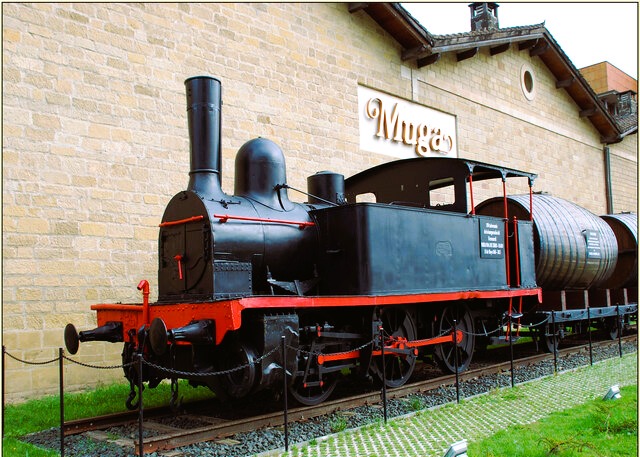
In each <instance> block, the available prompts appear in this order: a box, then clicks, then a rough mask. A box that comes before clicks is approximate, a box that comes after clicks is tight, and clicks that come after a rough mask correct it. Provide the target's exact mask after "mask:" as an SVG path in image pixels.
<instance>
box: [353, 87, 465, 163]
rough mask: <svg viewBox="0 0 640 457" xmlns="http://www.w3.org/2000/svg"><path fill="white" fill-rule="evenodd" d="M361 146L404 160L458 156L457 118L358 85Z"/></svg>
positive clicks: (364, 148)
mask: <svg viewBox="0 0 640 457" xmlns="http://www.w3.org/2000/svg"><path fill="white" fill-rule="evenodd" d="M358 111H359V118H360V148H361V149H363V150H365V151H369V152H375V153H378V154H384V155H388V156H391V157H397V158H400V159H407V158H411V157H457V156H458V149H457V144H456V117H455V116H453V115H451V114H447V113H443V112H442V111H437V110H434V109H431V108H427V107H426V106H423V105H420V104H417V103H413V102H410V101H408V100H404V99H401V98H398V97H394V96H392V95H389V94H385V93H383V92H378V91H375V90H373V89H369V88H368V87H362V86H358Z"/></svg>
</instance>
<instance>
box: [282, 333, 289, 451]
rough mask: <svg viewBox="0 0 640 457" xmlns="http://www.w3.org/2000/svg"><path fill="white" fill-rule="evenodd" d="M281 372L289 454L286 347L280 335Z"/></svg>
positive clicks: (285, 440)
mask: <svg viewBox="0 0 640 457" xmlns="http://www.w3.org/2000/svg"><path fill="white" fill-rule="evenodd" d="M282 372H283V375H284V376H283V377H284V389H283V393H284V450H285V452H289V405H288V398H287V390H288V385H287V345H286V339H285V336H284V335H282Z"/></svg>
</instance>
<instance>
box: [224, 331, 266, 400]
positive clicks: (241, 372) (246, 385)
mask: <svg viewBox="0 0 640 457" xmlns="http://www.w3.org/2000/svg"><path fill="white" fill-rule="evenodd" d="M224 353H225V354H226V357H225V358H224V363H222V364H221V366H220V367H219V370H220V371H224V370H233V371H231V372H229V373H227V374H224V375H221V376H220V383H221V384H222V387H223V389H224V391H225V393H226V394H227V395H229V396H230V397H232V398H242V397H244V396H246V395H247V394H249V393H250V392H251V390H252V389H253V385H254V383H255V380H256V364H255V361H256V359H257V355H256V353H255V351H254V349H253V348H252V347H250V346H248V345H246V344H244V343H235V344H233V346H232V347H227V348H226V350H225V351H224Z"/></svg>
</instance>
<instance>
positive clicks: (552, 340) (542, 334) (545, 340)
mask: <svg viewBox="0 0 640 457" xmlns="http://www.w3.org/2000/svg"><path fill="white" fill-rule="evenodd" d="M538 342H539V344H540V347H541V348H542V350H543V351H544V352H547V353H552V352H555V351H557V350H558V346H560V338H559V336H558V334H557V333H556V334H555V335H554V334H553V331H552V329H550V328H548V329H545V328H544V327H543V328H541V329H540V330H539V332H538Z"/></svg>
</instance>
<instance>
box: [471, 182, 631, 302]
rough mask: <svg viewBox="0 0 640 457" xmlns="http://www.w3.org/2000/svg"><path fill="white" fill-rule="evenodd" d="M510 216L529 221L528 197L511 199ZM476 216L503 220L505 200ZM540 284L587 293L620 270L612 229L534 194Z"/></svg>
mask: <svg viewBox="0 0 640 457" xmlns="http://www.w3.org/2000/svg"><path fill="white" fill-rule="evenodd" d="M507 208H508V211H509V217H510V218H512V217H513V216H516V217H517V218H518V219H526V220H528V219H529V217H530V208H529V194H526V195H512V196H509V197H507ZM476 212H477V213H478V214H485V215H492V216H498V217H502V216H503V214H504V201H503V199H502V198H492V199H489V200H487V201H485V202H482V203H480V204H479V205H478V206H477V209H476ZM533 221H534V230H533V235H534V240H533V242H534V249H535V258H536V281H537V283H538V286H540V287H543V288H545V289H548V290H564V289H587V288H590V287H594V286H597V285H599V284H601V283H603V282H604V281H606V280H607V279H608V278H609V277H610V276H611V274H612V273H613V270H614V268H615V265H616V261H617V258H618V243H617V241H616V237H615V235H614V233H613V230H612V229H611V228H610V227H609V225H608V224H607V223H606V222H604V220H603V219H601V218H600V217H598V216H596V215H595V214H593V213H591V212H590V211H588V210H586V209H584V208H582V207H580V206H578V205H576V204H574V203H571V202H569V201H567V200H563V199H561V198H557V197H553V196H551V195H549V194H534V195H533Z"/></svg>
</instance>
